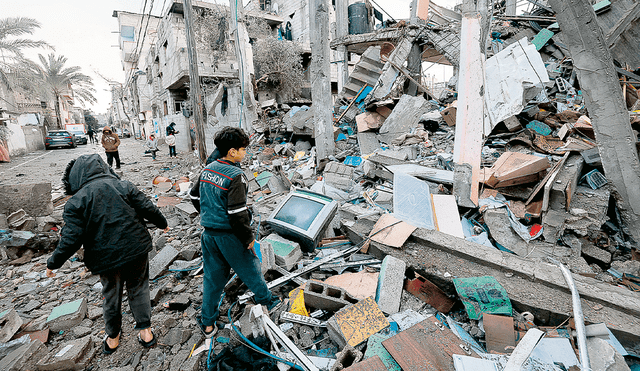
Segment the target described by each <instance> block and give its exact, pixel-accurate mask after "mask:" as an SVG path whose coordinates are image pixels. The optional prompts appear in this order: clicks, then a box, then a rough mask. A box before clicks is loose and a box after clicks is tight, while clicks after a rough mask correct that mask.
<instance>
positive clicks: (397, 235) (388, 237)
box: [370, 214, 416, 248]
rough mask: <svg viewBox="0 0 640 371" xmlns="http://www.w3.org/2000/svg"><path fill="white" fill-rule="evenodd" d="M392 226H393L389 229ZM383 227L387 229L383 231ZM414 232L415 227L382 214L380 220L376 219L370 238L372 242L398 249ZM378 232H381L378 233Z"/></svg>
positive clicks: (389, 215)
mask: <svg viewBox="0 0 640 371" xmlns="http://www.w3.org/2000/svg"><path fill="white" fill-rule="evenodd" d="M394 223H395V224H394ZM392 224H394V225H393V226H391V227H389V226H390V225H392ZM385 227H388V228H386V229H384V230H383V228H385ZM415 230H416V227H414V226H412V225H409V224H407V223H405V222H403V221H400V220H398V219H396V218H394V217H393V216H392V215H391V214H384V215H383V216H381V217H380V219H378V222H377V223H376V225H375V226H374V227H373V230H372V231H371V234H370V236H373V237H371V240H372V241H375V242H379V243H381V244H384V245H387V246H391V247H395V248H400V247H402V245H404V242H405V241H406V240H407V239H408V238H409V236H411V233H413V231H415ZM378 231H381V232H380V233H378Z"/></svg>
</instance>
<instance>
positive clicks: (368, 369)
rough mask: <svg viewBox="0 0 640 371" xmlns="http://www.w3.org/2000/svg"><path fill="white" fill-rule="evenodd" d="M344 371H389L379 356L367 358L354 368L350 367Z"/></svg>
mask: <svg viewBox="0 0 640 371" xmlns="http://www.w3.org/2000/svg"><path fill="white" fill-rule="evenodd" d="M343 370H344V371H387V366H385V365H384V363H382V360H381V359H380V357H378V356H373V357H371V358H367V359H365V360H364V361H360V362H358V363H356V364H355V365H353V366H349V367H347V368H345V369H343Z"/></svg>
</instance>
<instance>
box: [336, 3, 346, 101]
mask: <svg viewBox="0 0 640 371" xmlns="http://www.w3.org/2000/svg"><path fill="white" fill-rule="evenodd" d="M348 6H349V1H348V0H336V38H338V39H340V38H341V37H344V36H347V35H348V34H349V15H348V13H349V12H348ZM336 54H337V57H338V91H342V88H343V87H344V86H345V85H346V84H347V81H348V80H349V58H348V54H347V47H346V45H340V46H338V48H337V50H336Z"/></svg>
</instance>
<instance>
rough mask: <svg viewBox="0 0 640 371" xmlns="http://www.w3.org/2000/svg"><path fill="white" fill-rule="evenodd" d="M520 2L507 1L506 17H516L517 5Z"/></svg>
mask: <svg viewBox="0 0 640 371" xmlns="http://www.w3.org/2000/svg"><path fill="white" fill-rule="evenodd" d="M517 2H518V0H507V1H506V9H505V12H504V13H505V14H506V15H516V3H517Z"/></svg>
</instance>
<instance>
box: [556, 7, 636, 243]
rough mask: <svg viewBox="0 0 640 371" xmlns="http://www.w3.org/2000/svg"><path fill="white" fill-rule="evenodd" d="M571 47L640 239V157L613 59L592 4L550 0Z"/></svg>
mask: <svg viewBox="0 0 640 371" xmlns="http://www.w3.org/2000/svg"><path fill="white" fill-rule="evenodd" d="M549 5H551V8H552V9H553V10H554V11H555V13H556V18H557V20H558V23H559V24H560V29H561V30H562V37H563V40H564V43H565V44H566V45H567V47H568V48H569V52H570V53H571V55H570V56H571V59H572V60H573V67H574V68H575V70H576V71H577V74H578V81H580V87H581V88H582V90H583V91H584V92H585V93H586V94H583V96H584V97H585V103H586V107H587V110H588V111H589V117H590V118H591V122H592V123H593V129H594V132H595V135H596V141H597V142H598V151H599V152H600V157H601V158H602V167H603V168H604V172H605V175H606V177H607V179H608V180H609V182H611V184H613V185H614V187H615V193H617V194H615V196H616V197H615V198H616V201H617V204H618V207H619V208H620V209H621V212H622V218H623V220H624V222H625V224H626V227H627V228H628V230H627V231H625V232H628V233H629V234H630V235H631V236H632V237H633V239H634V240H635V242H636V244H638V243H640V161H639V159H638V152H637V150H636V139H635V135H634V134H633V131H632V129H631V125H630V124H629V121H630V120H629V111H628V110H627V106H626V103H625V100H624V97H623V94H622V88H621V87H620V82H619V80H618V74H617V72H616V69H615V67H614V64H613V58H612V57H611V53H610V52H609V49H608V48H607V43H606V41H605V39H604V35H603V32H602V29H601V28H600V26H599V25H598V22H596V14H595V12H594V11H593V7H592V6H591V3H590V2H589V1H586V0H562V1H561V0H550V1H549Z"/></svg>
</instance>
